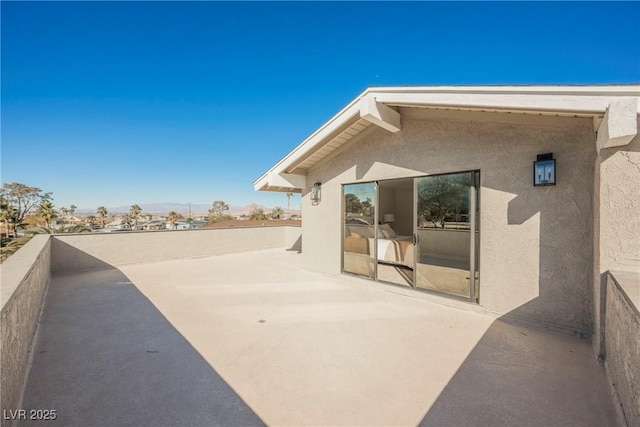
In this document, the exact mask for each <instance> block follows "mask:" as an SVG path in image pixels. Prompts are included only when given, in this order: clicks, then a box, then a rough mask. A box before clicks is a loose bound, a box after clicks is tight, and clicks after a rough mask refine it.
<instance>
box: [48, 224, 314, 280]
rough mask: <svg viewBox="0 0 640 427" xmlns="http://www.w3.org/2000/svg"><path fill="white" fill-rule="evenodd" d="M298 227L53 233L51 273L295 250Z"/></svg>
mask: <svg viewBox="0 0 640 427" xmlns="http://www.w3.org/2000/svg"><path fill="white" fill-rule="evenodd" d="M301 230H302V229H301V228H300V227H297V226H283V227H242V228H239V227H234V228H215V229H205V230H202V229H200V230H181V231H150V232H129V233H100V234H73V235H56V236H54V237H53V241H52V259H51V271H52V273H63V272H70V271H78V270H89V269H97V268H103V267H104V265H105V263H106V264H109V265H112V266H117V265H126V264H137V263H144V262H154V261H163V260H168V259H179V258H198V257H205V256H211V255H222V254H227V253H233V252H244V251H253V250H262V249H270V248H279V247H286V248H287V249H291V250H300V245H301Z"/></svg>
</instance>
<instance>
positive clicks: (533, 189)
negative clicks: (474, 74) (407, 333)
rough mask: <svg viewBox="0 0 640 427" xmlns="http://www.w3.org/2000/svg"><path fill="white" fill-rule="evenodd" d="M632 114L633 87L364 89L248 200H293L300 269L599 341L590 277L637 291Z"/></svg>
mask: <svg viewBox="0 0 640 427" xmlns="http://www.w3.org/2000/svg"><path fill="white" fill-rule="evenodd" d="M639 101H640V85H607V86H425V87H372V88H369V89H366V90H365V91H364V92H362V93H361V94H360V95H358V96H357V97H356V98H355V99H354V100H353V101H351V102H350V103H349V104H348V105H347V106H346V107H344V108H343V109H342V110H340V111H339V112H338V113H337V114H336V115H335V116H333V117H332V118H331V119H329V120H328V121H327V122H326V123H325V124H324V125H322V126H321V127H320V128H319V129H317V130H316V131H315V132H313V133H312V134H311V136H309V137H308V138H307V139H305V140H304V141H302V142H301V143H300V144H299V145H298V146H297V147H295V148H294V149H293V150H292V151H291V152H290V153H288V154H287V155H286V156H284V157H283V158H282V160H280V161H279V162H278V163H277V164H275V165H274V166H273V167H272V168H271V169H269V170H268V171H267V172H266V173H264V174H263V175H262V176H261V177H260V178H258V179H257V180H256V181H255V182H254V187H255V189H256V190H260V191H281V192H299V193H302V206H303V211H304V221H303V224H302V229H303V230H302V236H303V243H302V244H303V246H302V256H303V259H304V265H305V266H306V268H308V269H312V270H318V271H322V272H327V273H332V274H336V273H345V274H356V275H360V276H363V277H365V278H369V279H373V280H377V281H381V282H387V283H390V284H392V285H396V286H401V287H406V288H411V289H415V290H416V292H419V291H426V292H430V293H436V294H438V295H443V296H448V297H452V298H458V299H462V300H465V301H468V302H469V304H475V305H479V306H481V307H483V308H484V309H486V310H488V311H491V312H495V313H499V314H504V315H505V316H513V317H517V318H521V319H526V320H528V321H535V322H539V323H542V324H545V325H549V326H555V327H560V328H565V329H568V330H573V331H574V332H576V333H580V334H585V335H587V336H588V335H591V334H594V333H595V334H598V332H599V331H598V329H599V324H600V322H601V319H600V315H599V313H600V299H601V295H600V293H601V286H600V281H601V275H602V274H603V273H605V272H607V271H609V270H618V271H623V272H625V274H627V273H628V274H629V275H628V277H631V278H632V279H633V278H636V279H637V278H638V277H640V220H639V218H640V217H639V215H638V212H640V137H638V113H639V112H640V104H639ZM636 279H634V280H636ZM634 297H635V296H634ZM636 304H639V302H636ZM597 341H598V340H597V339H594V343H595V345H596V351H599V349H598V342H597Z"/></svg>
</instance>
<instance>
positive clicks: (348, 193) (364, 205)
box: [342, 182, 376, 278]
mask: <svg viewBox="0 0 640 427" xmlns="http://www.w3.org/2000/svg"><path fill="white" fill-rule="evenodd" d="M342 188H343V190H342V203H343V212H344V229H343V236H344V237H343V242H342V249H343V252H342V271H346V272H348V273H354V274H359V275H362V276H367V277H371V278H374V277H375V269H376V262H375V259H376V255H375V253H376V239H375V236H376V235H375V231H376V230H375V228H376V227H375V224H376V209H375V203H376V202H375V200H376V197H375V192H376V188H375V183H373V182H367V183H363V184H348V185H344V186H343V187H342Z"/></svg>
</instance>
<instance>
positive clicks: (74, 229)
mask: <svg viewBox="0 0 640 427" xmlns="http://www.w3.org/2000/svg"><path fill="white" fill-rule="evenodd" d="M90 231H91V228H89V227H87V226H86V225H82V224H74V225H69V226H67V227H60V228H58V229H56V228H46V227H39V229H38V230H29V231H27V233H29V234H61V233H70V234H73V233H89V232H90Z"/></svg>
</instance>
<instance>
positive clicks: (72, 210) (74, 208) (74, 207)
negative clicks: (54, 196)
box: [69, 205, 78, 221]
mask: <svg viewBox="0 0 640 427" xmlns="http://www.w3.org/2000/svg"><path fill="white" fill-rule="evenodd" d="M76 209H78V207H77V206H76V205H71V206H69V215H70V216H73V214H74V213H75V212H76ZM70 221H73V219H70Z"/></svg>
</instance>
